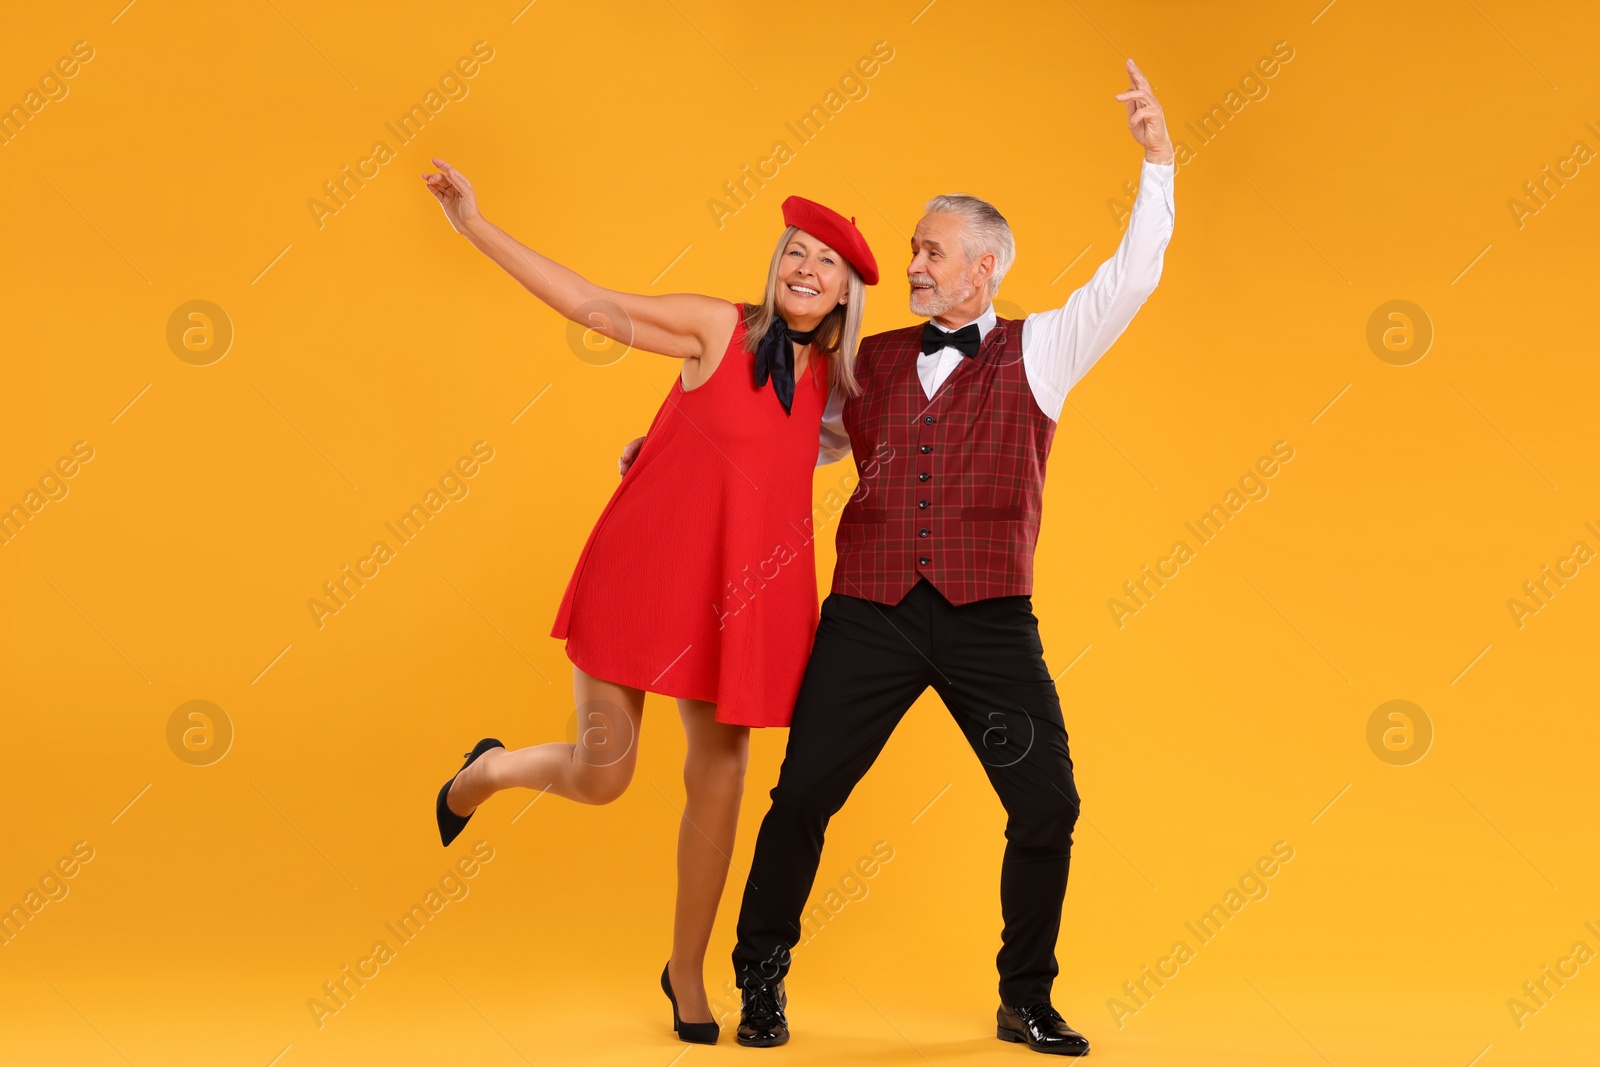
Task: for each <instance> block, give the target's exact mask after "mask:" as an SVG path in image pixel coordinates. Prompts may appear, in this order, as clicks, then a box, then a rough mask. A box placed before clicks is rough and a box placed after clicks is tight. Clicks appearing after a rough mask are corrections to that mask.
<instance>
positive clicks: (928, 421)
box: [922, 415, 938, 426]
mask: <svg viewBox="0 0 1600 1067" xmlns="http://www.w3.org/2000/svg"><path fill="white" fill-rule="evenodd" d="M937 421H938V420H937V419H935V418H934V417H933V416H932V415H924V416H922V422H923V425H925V426H932V425H933V424H934V423H935V422H937Z"/></svg>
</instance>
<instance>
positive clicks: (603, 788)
mask: <svg viewBox="0 0 1600 1067" xmlns="http://www.w3.org/2000/svg"><path fill="white" fill-rule="evenodd" d="M578 766H579V767H580V770H579V773H578V774H576V775H574V778H575V779H576V780H575V781H574V782H573V785H574V787H575V788H576V791H577V793H578V799H579V800H581V801H582V802H583V803H585V804H610V803H612V802H613V801H615V800H619V799H621V797H622V794H624V793H626V792H627V791H628V785H629V784H630V783H631V782H632V781H633V765H632V763H631V762H630V763H629V764H627V765H626V766H621V765H616V764H613V765H611V766H609V767H602V766H596V765H595V764H591V763H584V764H579V765H578Z"/></svg>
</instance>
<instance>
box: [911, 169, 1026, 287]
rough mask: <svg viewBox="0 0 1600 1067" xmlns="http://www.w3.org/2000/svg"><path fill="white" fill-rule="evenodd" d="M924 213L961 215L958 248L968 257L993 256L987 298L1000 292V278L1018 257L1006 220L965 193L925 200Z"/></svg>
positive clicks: (1015, 244)
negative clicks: (962, 222) (991, 253)
mask: <svg viewBox="0 0 1600 1067" xmlns="http://www.w3.org/2000/svg"><path fill="white" fill-rule="evenodd" d="M923 211H924V213H926V214H930V215H931V214H933V213H934V212H942V213H945V214H950V215H957V216H960V217H961V219H962V220H964V221H965V222H966V226H965V227H964V229H963V232H962V235H961V247H962V250H963V251H964V252H966V254H967V258H968V259H969V260H971V259H977V258H978V257H979V256H982V255H983V254H984V253H986V252H993V253H994V273H993V274H992V275H990V277H989V295H990V296H993V295H994V294H995V293H997V292H999V291H1000V279H1001V278H1004V277H1005V276H1006V271H1008V270H1010V269H1011V264H1012V263H1014V262H1015V261H1016V258H1017V242H1016V240H1015V239H1014V238H1013V237H1012V236H1011V225H1010V223H1008V222H1006V217H1005V216H1004V215H1002V214H1000V212H999V211H998V210H996V208H995V206H994V205H993V204H991V203H989V201H987V200H980V199H978V198H977V197H975V196H967V195H966V194H965V193H946V194H945V195H944V196H936V197H934V198H933V199H932V200H929V201H928V204H927V206H926V207H925V208H923Z"/></svg>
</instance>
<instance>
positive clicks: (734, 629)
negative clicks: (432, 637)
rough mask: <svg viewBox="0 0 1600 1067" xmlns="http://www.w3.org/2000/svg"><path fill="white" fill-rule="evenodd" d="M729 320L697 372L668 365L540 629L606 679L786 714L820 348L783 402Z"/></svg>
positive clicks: (801, 639) (798, 636)
mask: <svg viewBox="0 0 1600 1067" xmlns="http://www.w3.org/2000/svg"><path fill="white" fill-rule="evenodd" d="M744 340H745V325H744V315H743V309H742V307H741V308H740V315H739V324H738V326H736V327H735V329H734V331H733V337H732V338H731V339H730V340H729V341H728V349H727V351H726V352H724V353H723V356H722V362H721V363H720V364H718V366H717V369H716V370H715V371H713V372H712V375H711V377H710V378H709V379H708V380H707V381H705V382H704V383H703V384H701V385H699V386H697V387H695V388H694V389H691V390H685V389H684V388H683V381H682V379H681V378H680V379H679V380H678V381H676V382H674V383H673V385H672V391H671V392H670V393H668V394H667V399H666V401H665V402H664V403H663V404H662V405H661V408H660V410H658V411H657V412H656V417H655V419H654V420H653V421H652V422H651V423H650V429H649V431H648V432H647V433H646V435H645V439H644V445H643V446H642V447H641V448H640V450H639V455H638V457H637V458H636V459H635V460H634V461H633V465H632V466H630V467H629V468H628V473H627V474H625V475H624V476H623V478H622V483H621V484H620V485H618V486H617V490H616V492H615V493H613V494H612V496H611V501H610V502H609V503H608V504H606V507H605V510H604V511H602V512H601V513H600V519H599V521H598V522H596V523H595V527H594V530H593V531H592V532H591V533H590V534H589V541H588V543H587V544H585V545H584V547H583V553H582V555H580V556H579V557H578V565H577V568H576V569H575V570H574V571H573V573H572V579H571V580H570V581H569V582H568V583H567V591H566V595H565V596H563V597H562V599H561V609H560V611H559V612H558V613H557V615H556V621H555V626H554V628H553V629H552V630H551V631H550V635H551V636H552V637H557V638H565V639H566V642H567V658H569V659H571V660H572V662H573V663H574V664H576V665H577V666H578V667H579V668H580V669H581V670H583V671H585V672H587V673H589V674H591V675H594V676H595V677H596V678H603V679H605V680H606V681H609V682H616V683H618V684H620V685H626V686H632V687H633V688H636V689H644V690H648V691H649V692H652V693H661V694H664V695H666V696H672V697H685V698H688V699H691V700H704V701H710V702H714V703H715V704H716V705H717V721H719V722H725V723H734V724H738V725H743V726H788V725H789V716H790V714H791V713H792V711H793V705H794V698H795V695H796V693H798V692H799V689H800V678H801V676H802V674H803V673H804V672H805V665H806V660H807V658H808V657H809V656H810V655H811V643H812V640H813V639H814V638H815V636H816V629H817V577H816V559H815V554H814V553H813V551H812V540H813V538H814V536H815V531H814V529H813V526H812V517H811V485H812V475H813V472H814V471H815V469H816V463H817V445H818V437H819V430H820V427H821V424H822V409H823V407H824V406H825V405H826V403H827V400H828V363H827V360H826V358H824V357H823V356H821V355H820V354H817V353H813V354H812V356H811V358H810V359H809V360H808V361H807V365H806V370H805V373H804V374H802V375H801V376H800V378H799V379H798V380H797V381H796V382H795V394H794V403H793V405H792V413H790V414H785V412H784V410H783V405H782V404H780V403H779V402H778V397H777V395H776V394H775V393H774V392H773V389H772V385H771V383H770V382H769V383H768V384H766V385H763V386H761V387H760V388H757V387H756V385H755V379H754V371H755V354H754V353H752V352H747V351H745V347H744Z"/></svg>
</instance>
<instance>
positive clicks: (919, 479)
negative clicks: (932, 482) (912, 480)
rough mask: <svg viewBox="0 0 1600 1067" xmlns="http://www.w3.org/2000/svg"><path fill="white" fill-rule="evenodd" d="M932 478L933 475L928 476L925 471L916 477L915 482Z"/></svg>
mask: <svg viewBox="0 0 1600 1067" xmlns="http://www.w3.org/2000/svg"><path fill="white" fill-rule="evenodd" d="M932 477H933V475H931V474H929V473H928V472H927V471H923V472H922V473H921V474H919V475H917V481H919V482H925V481H927V480H928V479H929V478H932Z"/></svg>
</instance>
